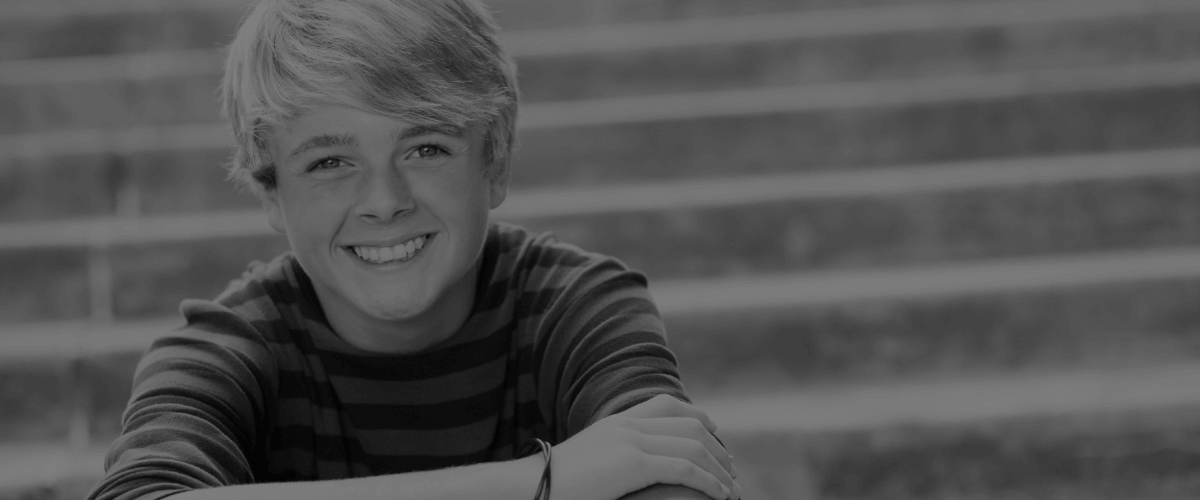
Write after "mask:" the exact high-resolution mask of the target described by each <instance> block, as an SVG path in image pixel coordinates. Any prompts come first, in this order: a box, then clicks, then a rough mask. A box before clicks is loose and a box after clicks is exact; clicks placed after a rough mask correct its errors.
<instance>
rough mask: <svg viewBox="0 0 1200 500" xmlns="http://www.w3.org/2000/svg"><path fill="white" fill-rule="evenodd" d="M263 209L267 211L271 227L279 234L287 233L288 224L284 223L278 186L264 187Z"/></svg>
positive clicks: (261, 197)
mask: <svg viewBox="0 0 1200 500" xmlns="http://www.w3.org/2000/svg"><path fill="white" fill-rule="evenodd" d="M259 198H260V199H261V200H262V206H263V210H266V211H267V222H268V223H269V224H271V228H272V229H274V230H275V232H277V233H279V234H284V235H286V234H287V224H285V223H284V218H283V206H282V205H280V204H279V193H278V188H272V189H263V193H262V196H260V197H259Z"/></svg>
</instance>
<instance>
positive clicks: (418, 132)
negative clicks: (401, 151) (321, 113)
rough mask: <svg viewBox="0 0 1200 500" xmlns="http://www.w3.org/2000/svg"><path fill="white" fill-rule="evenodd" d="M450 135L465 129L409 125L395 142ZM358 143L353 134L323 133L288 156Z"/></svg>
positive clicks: (453, 135) (351, 145)
mask: <svg viewBox="0 0 1200 500" xmlns="http://www.w3.org/2000/svg"><path fill="white" fill-rule="evenodd" d="M434 134H438V135H448V136H451V137H456V138H462V137H463V136H464V131H463V129H461V128H458V127H434V126H426V125H414V126H412V127H408V128H406V129H404V130H403V131H401V132H400V133H398V134H396V137H395V139H394V141H395V142H400V141H406V140H409V139H412V138H414V137H421V136H423V135H434ZM357 145H358V138H357V137H354V135H353V134H321V135H315V136H312V137H309V138H308V139H305V140H304V142H301V143H300V144H299V145H297V146H296V147H295V148H294V149H292V152H291V153H288V158H295V157H297V156H299V155H301V154H303V153H305V152H307V151H310V150H313V149H319V148H332V147H336V146H347V147H354V146H357Z"/></svg>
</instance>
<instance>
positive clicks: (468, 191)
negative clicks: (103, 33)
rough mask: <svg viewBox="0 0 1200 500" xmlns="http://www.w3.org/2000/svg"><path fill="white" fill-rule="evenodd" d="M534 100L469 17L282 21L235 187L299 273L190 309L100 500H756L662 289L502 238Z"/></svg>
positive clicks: (245, 39)
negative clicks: (696, 387)
mask: <svg viewBox="0 0 1200 500" xmlns="http://www.w3.org/2000/svg"><path fill="white" fill-rule="evenodd" d="M517 97H518V94H517V88H516V82H515V68H514V65H513V63H512V61H511V59H509V58H508V56H506V55H505V53H504V52H503V50H502V49H501V47H500V46H499V44H498V43H497V39H496V36H495V26H494V25H493V23H492V21H491V19H490V17H489V16H488V15H487V13H486V12H485V11H484V10H483V9H482V7H481V6H480V5H478V4H477V3H474V2H473V1H471V0H453V1H451V0H439V1H431V0H339V1H333V0H262V1H260V2H259V3H258V4H257V5H256V6H255V8H254V10H253V11H252V12H251V14H250V15H249V16H248V17H247V18H246V20H245V21H244V22H243V25H242V26H241V28H240V29H239V31H238V34H237V36H236V38H235V40H234V41H233V43H232V44H231V46H230V48H229V54H228V59H227V62H226V67H225V75H224V79H223V82H222V102H223V107H224V109H223V111H224V114H225V116H226V117H227V118H228V119H229V121H230V123H231V125H232V127H233V131H234V135H235V138H236V141H237V149H236V152H235V155H234V160H233V162H232V165H231V177H232V178H233V179H234V180H235V181H236V182H238V183H240V184H242V185H244V186H246V187H248V188H250V189H251V190H252V191H254V192H255V193H256V194H257V195H258V196H259V197H260V198H261V200H262V202H263V206H264V208H265V209H266V212H267V216H268V220H269V222H270V224H271V226H272V227H273V228H274V229H276V230H277V231H279V232H281V233H283V234H284V235H286V236H287V238H288V241H289V243H290V246H291V251H290V252H288V253H285V254H283V255H281V256H279V257H277V258H275V259H274V260H272V261H271V262H270V263H267V264H261V263H255V264H252V265H251V266H250V268H249V269H248V270H247V271H246V273H245V274H243V276H242V277H241V278H240V279H239V280H237V281H234V282H233V283H231V284H230V286H229V287H228V288H227V289H226V290H225V291H224V292H223V293H222V294H221V295H220V296H219V297H218V298H216V299H215V300H213V301H200V300H188V301H184V303H183V305H182V306H181V311H182V313H183V315H184V317H185V319H186V320H187V324H186V326H183V327H181V328H179V329H177V330H175V331H173V332H171V333H170V334H168V335H166V336H164V337H163V338H161V339H159V340H157V341H156V342H155V343H154V344H153V345H152V346H151V348H150V349H149V350H148V351H147V353H146V354H145V355H144V357H143V359H142V361H141V363H140V364H139V366H138V370H137V374H136V375H135V380H134V391H133V395H132V397H131V399H130V402H129V405H128V407H127V409H126V412H125V415H124V430H123V433H122V435H121V436H120V438H118V439H117V441H116V442H114V443H113V446H112V448H111V450H110V452H109V455H108V457H107V459H106V463H105V469H106V476H105V478H104V479H103V480H102V481H101V482H100V483H99V484H98V485H97V486H96V488H95V490H94V491H93V493H92V495H91V496H90V497H91V498H96V499H109V498H121V499H132V498H138V499H158V498H163V497H166V496H172V497H173V498H176V499H179V500H203V499H209V498H288V499H307V498H354V499H373V498H412V499H435V498H492V499H528V498H533V497H534V494H535V490H537V489H538V486H539V483H538V479H539V478H541V477H542V476H543V473H544V472H548V473H549V477H550V479H551V481H550V483H549V485H548V486H549V488H548V491H549V497H550V498H557V499H578V500H613V499H616V498H619V497H622V496H625V495H630V494H633V493H634V492H638V491H639V490H641V491H640V492H639V493H636V495H638V496H639V498H707V497H712V498H716V499H725V498H734V499H737V498H739V497H740V488H739V487H738V486H737V484H736V483H735V482H734V481H733V474H732V473H731V471H732V470H733V467H732V462H731V459H730V457H729V456H728V454H727V452H726V451H725V449H724V447H723V446H722V445H721V444H720V443H719V441H718V440H717V439H716V438H715V436H714V435H713V434H712V432H713V431H714V430H715V426H714V425H713V424H712V422H711V421H710V420H709V419H708V417H707V416H706V415H705V414H704V413H703V412H701V411H700V410H698V409H696V408H695V407H693V406H691V405H689V404H687V403H686V401H687V397H686V395H685V393H684V391H683V388H682V385H681V383H680V381H679V377H678V372H677V369H676V364H675V358H674V356H673V355H672V354H671V353H670V351H668V350H667V348H666V344H665V340H664V333H663V327H662V324H661V321H660V320H659V318H658V315H657V311H656V309H655V307H654V305H653V303H652V302H651V300H650V297H649V295H648V293H647V291H646V283H645V279H644V277H643V276H642V275H640V274H638V273H635V272H632V271H630V270H628V269H627V268H625V267H624V266H623V265H622V264H621V263H619V262H618V261H616V260H614V259H611V258H607V257H604V256H601V255H597V254H593V253H588V252H584V251H582V250H580V249H578V248H575V247H572V246H569V245H565V244H560V243H557V242H555V241H554V240H553V239H552V238H551V237H549V236H545V235H542V236H534V235H531V234H529V233H527V232H525V231H524V230H522V229H521V228H518V227H515V226H510V225H504V224H493V223H489V221H488V212H489V210H491V209H493V208H496V207H497V206H499V205H500V204H501V203H502V202H503V201H504V198H505V196H506V194H507V181H508V164H509V157H510V152H511V150H512V144H513V130H514V126H515V122H516V108H517ZM532 438H541V439H544V440H546V441H548V442H549V443H552V444H553V445H554V446H553V447H552V448H549V449H547V450H546V451H545V452H544V453H543V454H542V455H536V456H528V457H524V458H520V457H518V456H517V455H518V452H519V450H520V449H521V448H522V445H524V444H525V443H526V442H528V441H530V440H531V439H532ZM545 456H549V457H551V458H550V460H549V463H546V462H545V458H544V457H545ZM547 469H548V471H547ZM656 485H659V486H656ZM662 485H679V486H680V487H675V488H670V487H667V486H662ZM683 487H686V488H683ZM643 488H646V489H643Z"/></svg>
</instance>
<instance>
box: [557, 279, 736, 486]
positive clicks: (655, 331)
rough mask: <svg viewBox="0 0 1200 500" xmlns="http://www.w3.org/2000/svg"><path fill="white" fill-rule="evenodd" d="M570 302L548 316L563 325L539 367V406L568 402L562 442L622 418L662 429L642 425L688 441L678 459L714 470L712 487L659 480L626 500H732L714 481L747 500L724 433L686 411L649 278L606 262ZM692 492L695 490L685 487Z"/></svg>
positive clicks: (560, 415)
mask: <svg viewBox="0 0 1200 500" xmlns="http://www.w3.org/2000/svg"><path fill="white" fill-rule="evenodd" d="M564 299H565V300H560V301H559V304H557V307H558V308H559V309H558V311H557V313H556V314H551V315H548V316H547V317H549V318H554V319H555V321H553V322H552V323H551V324H550V325H549V328H548V329H549V330H551V333H548V334H545V337H544V338H546V339H548V340H547V347H546V349H545V352H546V354H545V357H546V358H545V360H543V361H542V362H541V363H540V368H541V370H542V373H541V376H540V377H539V391H540V394H539V398H546V399H543V401H546V400H549V401H557V402H559V404H558V405H557V407H556V408H555V415H556V418H555V419H554V420H555V422H556V428H557V430H558V432H559V434H560V439H561V436H562V435H566V436H574V435H576V434H577V433H580V432H582V431H585V430H590V429H591V427H592V426H594V425H596V424H597V423H599V422H601V421H602V420H605V419H608V418H610V417H612V416H615V415H618V414H621V415H623V416H626V417H632V418H636V419H653V425H650V424H649V421H647V423H645V424H639V425H643V427H642V430H649V432H651V433H654V434H659V435H660V437H661V436H671V437H672V438H677V439H686V440H689V441H690V442H683V441H677V443H676V444H678V445H679V446H680V448H676V449H674V450H672V452H673V453H680V452H682V453H683V454H684V456H687V457H688V458H689V459H690V460H691V461H692V462H693V463H694V464H699V465H702V466H703V467H705V468H706V469H707V472H708V473H709V474H703V473H701V475H707V476H708V477H706V478H693V480H691V481H682V480H680V479H679V478H678V477H675V478H673V479H671V480H666V479H665V478H664V479H659V480H658V481H656V482H658V483H659V484H657V485H655V484H651V485H650V486H648V487H646V488H644V489H641V490H638V491H636V492H633V493H627V494H626V495H625V496H623V497H622V498H624V499H641V500H652V499H661V500H675V499H679V500H686V499H707V498H710V497H712V498H718V499H723V498H725V495H723V494H722V491H721V490H714V489H713V486H718V487H719V486H720V485H719V484H718V485H714V484H711V483H710V481H714V480H717V481H720V483H723V484H724V485H725V486H726V487H728V488H729V490H731V493H730V494H729V495H730V498H733V499H737V498H740V496H741V491H740V490H741V488H740V487H739V486H738V485H737V484H736V482H734V481H733V477H736V471H735V470H733V467H732V461H731V460H730V459H729V458H728V453H727V452H726V451H725V449H724V446H723V445H722V444H720V442H719V440H717V439H716V438H715V436H714V435H712V434H711V433H712V431H715V429H716V427H715V425H714V424H712V422H711V420H709V418H708V416H707V415H706V414H704V413H703V412H702V411H700V410H699V409H697V408H695V407H693V406H691V405H690V404H687V402H688V399H687V396H686V394H685V392H684V389H683V385H682V383H681V382H680V380H679V373H678V368H677V362H676V359H675V356H674V354H673V353H671V351H670V350H669V349H667V345H666V335H665V328H664V326H663V324H662V320H661V319H660V318H659V315H658V310H657V308H656V307H655V306H654V303H653V301H652V299H651V297H650V295H649V292H648V290H647V289H646V282H645V278H644V276H642V275H641V274H639V273H636V272H632V271H629V270H628V269H627V268H625V267H624V266H623V265H621V264H620V263H619V262H617V261H615V260H611V259H609V260H603V261H601V262H599V263H596V264H594V265H591V266H589V267H587V268H585V269H584V270H583V271H582V272H581V273H580V275H579V277H578V278H577V279H576V280H574V281H573V282H572V283H571V286H570V287H568V288H567V292H566V293H564ZM548 360H559V361H558V362H557V363H555V362H550V361H548ZM646 425H649V427H646ZM650 429H652V430H650ZM564 444H565V443H564ZM699 445H703V446H699ZM560 446H561V445H560ZM660 446H661V445H660ZM697 447H699V448H700V451H699V452H698V451H697V450H696V448H697ZM705 450H706V451H707V452H705ZM683 484H687V485H688V486H691V487H684V486H679V485H683ZM698 485H706V486H707V487H706V488H701V487H699V486H698ZM692 487H694V488H696V489H692ZM555 489H556V490H557V489H558V488H555ZM627 491H628V490H627ZM701 491H707V492H708V493H701Z"/></svg>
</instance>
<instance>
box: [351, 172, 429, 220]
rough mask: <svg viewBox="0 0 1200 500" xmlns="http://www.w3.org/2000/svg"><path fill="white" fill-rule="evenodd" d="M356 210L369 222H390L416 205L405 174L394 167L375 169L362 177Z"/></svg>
mask: <svg viewBox="0 0 1200 500" xmlns="http://www.w3.org/2000/svg"><path fill="white" fill-rule="evenodd" d="M358 200H359V202H358V205H357V207H356V212H357V214H358V216H359V217H360V218H362V219H363V220H365V221H367V222H389V221H391V220H392V219H394V218H396V217H398V216H400V215H403V214H405V213H408V212H411V211H412V210H413V208H414V207H415V206H416V202H415V201H414V200H413V197H412V189H411V187H410V186H409V184H408V181H407V180H406V179H405V178H404V175H403V174H402V173H401V172H399V171H397V170H396V169H394V168H379V169H373V172H372V173H371V175H365V176H363V177H362V180H361V183H360V185H359V190H358Z"/></svg>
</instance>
